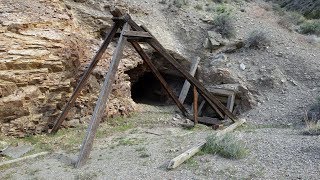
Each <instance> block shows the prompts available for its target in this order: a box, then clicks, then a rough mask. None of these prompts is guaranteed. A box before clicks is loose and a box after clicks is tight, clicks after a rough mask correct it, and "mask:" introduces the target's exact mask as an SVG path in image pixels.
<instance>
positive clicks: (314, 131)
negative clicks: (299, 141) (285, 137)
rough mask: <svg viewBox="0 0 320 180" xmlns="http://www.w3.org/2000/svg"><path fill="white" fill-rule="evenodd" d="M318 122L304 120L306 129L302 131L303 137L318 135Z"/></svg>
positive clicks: (319, 131) (319, 125)
mask: <svg viewBox="0 0 320 180" xmlns="http://www.w3.org/2000/svg"><path fill="white" fill-rule="evenodd" d="M319 121H320V120H306V121H305V122H306V128H305V129H304V131H303V134H305V135H314V136H315V135H320V123H319Z"/></svg>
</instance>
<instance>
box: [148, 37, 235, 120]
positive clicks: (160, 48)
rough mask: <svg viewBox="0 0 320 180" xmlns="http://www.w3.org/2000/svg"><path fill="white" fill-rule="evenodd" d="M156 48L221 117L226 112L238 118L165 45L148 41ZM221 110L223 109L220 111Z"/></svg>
mask: <svg viewBox="0 0 320 180" xmlns="http://www.w3.org/2000/svg"><path fill="white" fill-rule="evenodd" d="M147 42H148V43H149V44H150V45H151V46H152V47H153V48H154V49H155V50H157V51H158V52H159V53H160V54H161V55H162V56H163V57H164V58H165V59H167V61H168V62H170V63H171V64H172V65H173V66H174V67H175V69H176V70H177V71H179V72H180V73H181V74H182V75H183V76H184V77H185V78H186V79H187V80H188V81H189V82H190V83H191V84H192V85H193V86H196V87H197V89H198V92H199V93H200V94H201V95H202V96H203V97H204V98H205V99H206V101H207V102H208V103H209V105H210V106H211V107H212V108H213V109H214V110H215V111H216V112H217V113H218V114H219V116H220V117H221V118H224V115H223V114H222V113H221V111H223V112H224V114H225V115H227V116H228V117H229V118H230V119H233V120H236V117H235V116H234V115H233V114H232V113H231V112H230V111H229V110H228V109H227V108H226V107H225V106H224V105H223V104H222V103H221V102H220V101H219V100H218V99H217V98H216V97H215V96H213V95H212V94H211V93H210V92H209V91H208V90H207V89H206V88H204V87H203V85H202V84H201V83H200V82H199V81H198V80H197V79H196V78H194V77H192V76H191V75H190V74H189V73H188V72H187V71H186V70H185V69H184V68H183V67H182V66H181V65H180V64H179V63H178V62H177V61H176V60H175V59H174V58H173V57H172V56H171V55H170V54H169V53H167V52H166V50H165V49H164V47H163V46H162V45H161V44H160V43H158V42H157V41H155V40H154V39H152V40H149V41H147ZM220 110H221V111H220Z"/></svg>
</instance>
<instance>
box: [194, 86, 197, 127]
mask: <svg viewBox="0 0 320 180" xmlns="http://www.w3.org/2000/svg"><path fill="white" fill-rule="evenodd" d="M193 117H194V124H195V125H196V124H198V92H197V88H196V87H195V86H193Z"/></svg>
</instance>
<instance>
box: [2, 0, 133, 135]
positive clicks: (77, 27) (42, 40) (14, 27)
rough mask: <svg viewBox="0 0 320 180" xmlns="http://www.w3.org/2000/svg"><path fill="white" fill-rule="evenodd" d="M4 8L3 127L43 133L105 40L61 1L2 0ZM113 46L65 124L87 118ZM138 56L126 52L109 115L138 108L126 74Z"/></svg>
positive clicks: (10, 130)
mask: <svg viewBox="0 0 320 180" xmlns="http://www.w3.org/2000/svg"><path fill="white" fill-rule="evenodd" d="M0 11H1V12H2V13H1V14H0V22H1V24H0V32H1V34H0V97H1V98H0V117H1V118H0V119H1V120H0V129H1V132H2V133H4V134H7V135H16V136H24V135H26V134H34V133H41V132H43V131H46V130H47V128H48V124H51V123H52V122H53V121H54V120H55V118H56V117H57V115H59V113H60V112H61V109H62V107H63V106H64V104H65V103H66V101H67V100H68V98H69V97H70V95H71V93H72V91H73V88H74V87H75V86H76V84H77V80H78V79H79V77H80V75H81V74H82V72H83V70H84V69H85V67H86V66H87V65H88V62H90V58H91V57H92V56H93V53H94V52H95V51H96V50H97V48H98V47H99V45H100V43H101V40H99V38H97V37H98V36H97V32H93V31H91V30H92V29H93V27H90V26H86V24H87V23H89V22H90V21H89V20H88V21H87V19H77V18H78V15H79V14H76V12H73V11H71V10H70V9H68V7H67V5H66V4H64V3H63V2H61V1H51V0H50V1H31V0H30V1H23V2H22V1H16V0H12V1H11V0H10V1H1V2H0ZM92 12H93V11H92ZM73 13H75V14H73ZM95 15H96V16H100V17H102V18H105V17H108V16H106V15H105V14H102V15H101V14H95ZM81 20H86V21H87V23H86V24H82V22H83V21H81ZM96 20H98V18H97V19H96ZM109 20H110V18H109ZM109 22H110V21H109ZM108 25H110V24H108V23H105V24H104V27H108ZM96 30H97V31H99V30H100V29H99V28H97V29H96ZM99 36H100V35H99ZM113 48H114V46H112V47H111V48H110V50H109V51H108V52H107V53H106V54H105V56H104V57H103V59H102V60H101V63H100V64H99V65H98V66H99V67H98V68H97V69H96V70H95V71H94V73H93V74H92V76H91V77H90V79H89V85H88V86H87V88H86V89H85V90H83V92H82V94H83V96H81V97H80V98H79V100H78V101H77V103H76V107H74V108H73V109H72V110H71V112H70V113H69V116H68V118H67V120H69V121H66V123H65V124H64V125H65V126H75V125H76V124H78V123H81V122H83V121H86V120H87V119H88V117H87V116H88V115H90V114H91V112H92V108H93V107H94V104H95V101H96V97H97V94H98V92H99V88H100V85H99V83H101V82H100V81H101V80H102V78H103V76H104V74H105V72H106V68H107V67H108V62H109V59H110V54H111V53H112V50H113ZM134 59H135V56H134V55H132V52H129V51H127V52H126V53H125V54H124V60H123V61H122V62H123V63H122V64H121V65H120V66H121V68H120V70H119V72H118V74H117V80H116V83H115V85H114V90H113V96H112V97H111V100H110V102H111V103H110V104H109V106H108V115H109V116H113V115H116V114H121V115H126V114H127V113H128V112H129V111H132V110H133V109H134V107H133V102H132V101H131V100H130V99H128V97H130V84H129V82H128V81H127V80H128V76H127V75H125V74H124V73H123V72H124V71H125V70H128V69H130V68H132V67H133V66H136V65H134V64H132V63H135V64H138V63H139V61H137V60H134ZM86 117H87V118H86Z"/></svg>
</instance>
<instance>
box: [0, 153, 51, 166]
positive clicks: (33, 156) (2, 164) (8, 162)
mask: <svg viewBox="0 0 320 180" xmlns="http://www.w3.org/2000/svg"><path fill="white" fill-rule="evenodd" d="M46 154H49V152H41V153H37V154H32V155H30V156H24V157H21V158H17V159H13V160H10V161H5V162H1V163H0V167H1V166H5V165H9V164H13V163H17V162H21V161H25V160H28V159H33V158H36V157H39V156H44V155H46Z"/></svg>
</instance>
